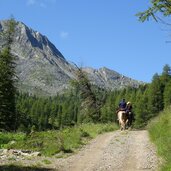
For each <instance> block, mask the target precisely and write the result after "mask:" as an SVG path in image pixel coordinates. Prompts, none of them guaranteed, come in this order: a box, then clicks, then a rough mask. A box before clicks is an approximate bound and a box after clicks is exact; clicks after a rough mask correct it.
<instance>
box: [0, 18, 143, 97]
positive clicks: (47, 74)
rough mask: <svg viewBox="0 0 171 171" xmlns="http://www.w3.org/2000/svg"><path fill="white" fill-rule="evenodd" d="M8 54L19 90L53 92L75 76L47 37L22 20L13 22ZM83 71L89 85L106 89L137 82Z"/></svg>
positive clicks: (103, 71) (107, 71)
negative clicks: (12, 57)
mask: <svg viewBox="0 0 171 171" xmlns="http://www.w3.org/2000/svg"><path fill="white" fill-rule="evenodd" d="M5 22H6V21H0V31H3V30H5ZM2 44H3V40H0V46H2ZM12 53H13V54H14V55H15V56H16V57H17V75H18V77H19V83H18V86H19V89H20V90H21V91H24V92H30V93H33V94H41V95H55V94H56V93H58V92H61V91H63V90H64V89H67V88H68V85H69V81H70V80H71V79H73V78H75V71H76V68H75V67H74V66H73V65H72V64H70V63H69V62H68V61H67V60H66V59H65V58H64V56H63V55H62V54H61V52H60V51H59V50H58V49H57V48H56V47H55V46H54V45H53V44H52V43H51V42H50V41H49V40H48V38H47V37H46V36H43V35H42V34H40V33H39V32H37V31H34V30H32V29H31V28H29V27H27V26H26V25H25V24H24V23H22V22H17V25H16V32H15V39H14V43H13V45H12ZM84 71H85V72H87V74H88V76H89V78H90V80H91V82H92V83H93V84H95V85H98V86H100V87H103V88H106V89H116V88H117V89H118V88H123V87H125V86H133V87H137V86H138V85H139V84H141V82H139V81H136V80H132V79H130V78H128V77H125V76H122V75H121V74H119V73H117V72H115V71H112V70H110V69H107V68H101V69H99V70H96V69H92V68H84Z"/></svg>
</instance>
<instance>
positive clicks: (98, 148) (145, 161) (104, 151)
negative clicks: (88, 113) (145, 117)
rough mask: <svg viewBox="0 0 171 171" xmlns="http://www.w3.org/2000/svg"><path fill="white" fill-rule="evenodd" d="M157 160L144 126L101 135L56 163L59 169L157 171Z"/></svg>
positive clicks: (66, 170) (75, 170)
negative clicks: (141, 129)
mask: <svg viewBox="0 0 171 171" xmlns="http://www.w3.org/2000/svg"><path fill="white" fill-rule="evenodd" d="M158 163H159V160H158V158H157V156H156V152H155V149H154V146H153V145H152V144H151V142H150V141H149V137H148V132H147V131H145V130H143V131H122V132H121V131H116V132H112V133H106V134H103V135H100V136H98V137H97V138H96V139H95V140H93V141H91V142H90V144H88V145H87V146H85V147H84V148H83V149H82V150H81V151H80V152H79V153H77V154H75V155H73V156H70V157H69V158H67V159H59V160H57V161H56V163H55V165H56V168H57V170H59V171H144V170H146V171H157V168H158Z"/></svg>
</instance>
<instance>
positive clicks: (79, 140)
mask: <svg viewBox="0 0 171 171" xmlns="http://www.w3.org/2000/svg"><path fill="white" fill-rule="evenodd" d="M117 128H118V127H117V125H115V124H113V123H111V124H83V125H80V126H76V127H72V128H66V129H63V130H61V131H43V132H34V133H32V134H30V135H28V136H26V135H25V134H23V133H15V134H14V133H1V135H0V137H1V138H0V147H1V148H14V149H27V150H32V151H40V152H41V153H42V154H43V155H45V156H52V155H55V154H57V153H59V152H63V153H71V152H73V151H75V149H77V148H79V147H81V146H82V145H83V144H86V143H87V142H88V141H89V140H90V139H92V138H95V137H96V136H97V135H98V134H101V133H104V132H109V131H114V130H116V129H117Z"/></svg>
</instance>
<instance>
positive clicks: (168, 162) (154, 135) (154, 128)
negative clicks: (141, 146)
mask: <svg viewBox="0 0 171 171" xmlns="http://www.w3.org/2000/svg"><path fill="white" fill-rule="evenodd" d="M149 133H150V137H151V139H152V141H153V142H154V143H155V144H156V146H157V149H158V154H159V155H160V156H161V157H162V158H163V159H164V160H165V163H164V164H163V166H162V168H161V170H162V171H170V168H171V143H170V142H171V110H170V108H169V109H167V110H165V111H164V112H162V113H160V115H159V117H157V118H156V119H155V120H153V121H152V122H151V123H150V126H149Z"/></svg>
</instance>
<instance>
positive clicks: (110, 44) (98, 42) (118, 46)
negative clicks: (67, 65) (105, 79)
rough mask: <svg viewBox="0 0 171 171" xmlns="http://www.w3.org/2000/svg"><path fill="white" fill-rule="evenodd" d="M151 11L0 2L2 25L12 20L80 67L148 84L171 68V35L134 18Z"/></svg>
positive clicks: (92, 3) (66, 0)
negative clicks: (107, 70) (103, 69)
mask: <svg viewBox="0 0 171 171" xmlns="http://www.w3.org/2000/svg"><path fill="white" fill-rule="evenodd" d="M148 6H150V4H149V1H148V0H141V1H139V0H124V1H119V0H118V1H116V0H0V19H8V18H9V17H10V15H11V14H12V15H13V16H14V17H15V19H16V20H19V21H22V22H24V23H25V24H26V25H27V26H29V27H31V28H32V29H34V30H36V31H39V32H40V33H42V34H43V35H46V36H47V37H48V38H49V40H50V41H51V42H52V43H53V44H54V45H55V46H56V47H57V48H58V50H59V51H60V52H61V53H62V54H63V55H64V57H65V58H66V59H67V60H68V61H70V62H74V63H76V64H77V65H79V66H85V67H86V66H89V67H93V68H96V69H98V68H100V67H104V66H105V67H107V68H110V69H112V70H115V71H117V72H119V73H121V74H123V75H125V76H128V77H131V78H133V79H137V80H141V81H145V82H150V81H151V79H152V77H153V75H154V74H155V73H159V74H160V73H161V72H162V69H163V66H164V65H165V64H169V65H170V66H171V58H170V49H171V48H170V46H171V44H170V43H166V41H170V39H171V36H170V34H171V30H169V28H167V26H165V25H162V24H158V23H156V22H155V21H152V20H151V21H149V22H145V23H141V22H139V21H138V18H137V17H136V16H135V14H136V13H137V12H139V11H143V10H145V9H147V7H148Z"/></svg>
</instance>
